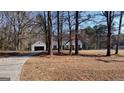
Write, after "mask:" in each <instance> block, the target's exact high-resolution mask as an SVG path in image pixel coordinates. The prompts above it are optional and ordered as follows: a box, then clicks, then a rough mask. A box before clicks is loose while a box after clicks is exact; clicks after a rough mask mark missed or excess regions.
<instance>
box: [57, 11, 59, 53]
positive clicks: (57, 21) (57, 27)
mask: <svg viewBox="0 0 124 93" xmlns="http://www.w3.org/2000/svg"><path fill="white" fill-rule="evenodd" d="M59 19H60V18H59V11H57V30H58V53H59V54H60V20H59Z"/></svg>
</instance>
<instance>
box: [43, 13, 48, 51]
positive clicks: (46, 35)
mask: <svg viewBox="0 0 124 93" xmlns="http://www.w3.org/2000/svg"><path fill="white" fill-rule="evenodd" d="M43 14H44V30H45V42H46V51H47V50H48V31H47V24H46V23H47V22H46V12H45V11H44V12H43Z"/></svg>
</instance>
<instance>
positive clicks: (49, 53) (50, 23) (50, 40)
mask: <svg viewBox="0 0 124 93" xmlns="http://www.w3.org/2000/svg"><path fill="white" fill-rule="evenodd" d="M48 55H52V21H51V12H50V11H48Z"/></svg>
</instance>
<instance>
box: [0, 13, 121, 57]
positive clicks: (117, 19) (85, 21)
mask: <svg viewBox="0 0 124 93" xmlns="http://www.w3.org/2000/svg"><path fill="white" fill-rule="evenodd" d="M122 27H123V11H101V12H100V11H99V12H97V11H96V12H88V11H87V12H86V11H41V12H30V11H28V12H25V11H9V12H8V11H5V12H0V49H1V50H16V51H18V50H30V47H29V46H31V44H32V43H33V42H34V41H37V40H38V39H39V40H44V41H45V43H46V51H47V52H48V54H49V55H52V54H53V51H52V43H53V35H54V34H55V35H56V36H57V42H58V53H59V54H61V53H62V40H63V35H65V34H64V33H68V36H69V46H70V49H69V54H70V55H72V39H73V36H74V39H75V55H78V54H79V48H78V40H79V38H82V39H83V40H84V41H86V38H84V37H85V36H83V34H84V31H83V30H85V34H87V35H89V37H88V38H91V37H93V38H94V39H95V40H93V38H91V40H92V42H93V41H96V42H95V43H96V45H95V47H94V49H99V47H100V38H101V37H102V35H104V36H106V38H105V39H106V49H107V53H106V55H107V56H110V55H111V41H112V40H111V39H112V34H114V32H115V31H116V32H117V33H116V34H117V38H116V48H115V54H118V49H119V42H120V35H121V30H122ZM81 29H83V30H82V31H81V33H82V34H81V33H80V30H81ZM83 40H82V41H83ZM87 42H90V41H87Z"/></svg>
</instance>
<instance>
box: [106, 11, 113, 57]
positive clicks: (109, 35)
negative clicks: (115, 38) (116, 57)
mask: <svg viewBox="0 0 124 93" xmlns="http://www.w3.org/2000/svg"><path fill="white" fill-rule="evenodd" d="M107 27H108V34H107V54H106V56H111V28H112V11H108V14H107Z"/></svg>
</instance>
